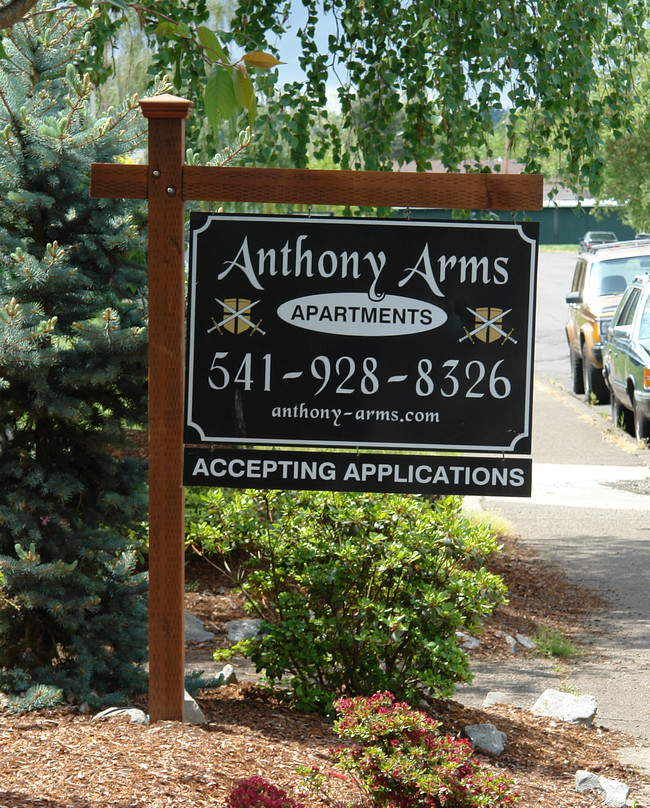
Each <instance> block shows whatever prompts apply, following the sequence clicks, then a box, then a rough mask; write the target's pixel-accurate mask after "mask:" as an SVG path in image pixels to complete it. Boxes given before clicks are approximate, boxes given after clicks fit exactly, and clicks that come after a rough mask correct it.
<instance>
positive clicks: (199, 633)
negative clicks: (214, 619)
mask: <svg viewBox="0 0 650 808" xmlns="http://www.w3.org/2000/svg"><path fill="white" fill-rule="evenodd" d="M213 638H214V634H213V633H212V632H211V631H206V630H205V628H204V627H203V623H202V622H201V621H200V620H199V619H198V617H194V615H193V614H190V613H189V612H185V642H205V641H206V640H212V639H213Z"/></svg>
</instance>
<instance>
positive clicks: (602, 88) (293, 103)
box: [232, 0, 648, 186]
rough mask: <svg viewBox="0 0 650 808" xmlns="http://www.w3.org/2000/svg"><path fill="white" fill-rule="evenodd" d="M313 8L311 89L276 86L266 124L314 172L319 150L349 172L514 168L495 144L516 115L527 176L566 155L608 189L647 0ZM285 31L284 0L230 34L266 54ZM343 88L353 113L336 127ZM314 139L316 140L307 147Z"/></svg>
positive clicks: (441, 0)
mask: <svg viewBox="0 0 650 808" xmlns="http://www.w3.org/2000/svg"><path fill="white" fill-rule="evenodd" d="M302 5H303V6H304V12H303V13H306V21H305V22H304V23H303V22H302V17H301V21H300V24H299V26H296V24H295V20H294V19H292V18H289V20H288V22H289V23H290V24H291V25H292V27H293V31H294V32H295V34H296V36H297V37H298V39H299V41H300V43H301V48H302V54H301V55H300V57H299V62H300V65H301V67H302V69H303V71H304V72H305V75H306V80H305V81H304V82H301V83H298V82H296V83H294V84H293V85H292V86H285V87H284V88H282V89H281V90H280V91H279V92H278V91H277V88H273V89H272V90H271V91H270V92H269V96H268V119H267V121H268V123H267V126H268V127H269V128H272V127H274V131H275V132H278V131H286V132H287V133H288V135H289V136H290V137H291V138H292V139H293V142H292V143H291V147H292V158H293V160H294V162H297V163H301V162H302V164H306V161H307V160H308V156H309V154H310V150H311V149H313V150H314V151H315V153H316V154H317V155H319V154H322V155H325V153H326V152H330V153H331V154H332V157H333V159H334V162H335V163H339V164H341V165H342V166H344V167H348V166H349V167H354V168H366V169H368V168H390V167H392V165H393V162H394V161H397V162H398V163H402V164H406V163H410V162H414V163H415V164H416V166H417V168H418V169H425V168H427V167H428V166H429V165H430V163H431V161H432V160H433V159H438V160H441V161H442V163H443V164H444V166H445V167H446V168H448V169H449V170H454V171H455V170H459V168H461V167H462V166H463V165H467V166H468V167H469V168H470V169H471V170H476V169H477V168H478V160H479V159H480V158H483V157H485V156H486V154H487V156H488V157H493V158H498V157H499V156H503V149H504V145H505V144H504V140H505V138H504V139H502V140H501V142H500V146H499V151H496V148H497V147H496V146H495V145H494V144H492V145H490V135H491V134H492V132H493V131H494V128H495V125H496V123H497V122H498V120H499V119H500V118H501V117H502V116H503V113H504V111H506V110H507V111H508V112H509V115H508V124H507V126H508V134H507V137H508V141H509V147H510V148H511V151H512V153H513V154H514V150H513V147H516V150H517V157H518V158H519V159H521V160H522V161H523V162H524V163H525V165H526V168H527V170H529V171H537V170H539V169H540V166H541V164H542V161H543V159H544V158H545V156H546V154H547V153H548V151H549V149H553V148H555V149H556V150H557V151H558V153H559V154H560V155H561V158H562V163H563V170H564V173H565V174H566V175H568V176H570V177H572V178H573V180H574V182H575V183H576V184H582V185H583V186H586V185H589V184H597V183H598V181H599V176H600V170H601V167H602V166H601V162H600V155H601V145H602V140H603V134H604V131H605V130H611V131H613V132H614V133H620V132H622V131H624V129H625V126H626V117H627V114H628V111H629V109H630V104H631V102H632V99H633V96H634V91H635V86H634V70H635V64H636V62H637V60H638V58H639V55H640V54H643V53H644V52H646V51H647V36H646V34H647V30H646V27H647V18H648V6H647V3H645V2H643V1H642V0H576V2H572V3H566V2H565V0H544V1H543V2H542V0H531V2H523V0H435V2H433V3H432V2H430V0H410V1H409V2H407V3H405V2H403V0H364V2H359V1H358V0H303V3H302ZM287 27H288V23H287V15H286V4H285V3H284V2H282V1H281V0H271V2H267V3H252V2H251V1H250V0H239V6H238V8H237V10H236V12H235V17H234V19H233V22H232V30H233V32H234V33H235V37H236V39H237V41H238V42H240V44H242V46H243V45H244V43H246V46H249V43H251V42H253V43H255V45H256V46H257V47H260V48H264V47H266V45H267V43H272V42H277V41H278V39H279V38H280V37H281V36H282V33H283V31H284V30H285V29H286V28H287ZM334 88H335V90H336V94H337V97H338V102H339V104H340V110H341V114H340V117H339V118H338V119H336V118H334V117H333V116H330V117H329V118H328V119H324V117H323V112H322V111H323V107H324V106H325V99H326V97H327V94H328V93H329V95H330V96H331V94H332V90H333V89H334ZM281 116H284V118H281ZM278 118H281V120H282V125H279V124H278V123H277V121H278ZM296 127H298V128H297V129H296ZM305 130H307V131H311V132H313V133H314V136H313V137H311V138H308V139H304V138H302V133H303V132H304V131H305ZM260 137H262V136H260ZM513 141H515V142H514V143H513Z"/></svg>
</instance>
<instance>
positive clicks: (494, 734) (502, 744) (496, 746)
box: [463, 724, 508, 755]
mask: <svg viewBox="0 0 650 808" xmlns="http://www.w3.org/2000/svg"><path fill="white" fill-rule="evenodd" d="M463 735H464V736H465V737H466V738H468V739H469V740H470V741H471V743H472V749H480V750H481V751H482V752H487V753H488V754H490V755H500V754H501V753H502V752H503V750H504V749H505V748H506V741H507V740H508V737H507V735H506V734H505V732H501V730H499V729H497V728H496V727H495V726H494V724H472V725H470V726H468V727H465V728H464V730H463Z"/></svg>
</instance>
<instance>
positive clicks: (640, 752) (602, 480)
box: [459, 256, 650, 771]
mask: <svg viewBox="0 0 650 808" xmlns="http://www.w3.org/2000/svg"><path fill="white" fill-rule="evenodd" d="M545 260H546V261H547V262H548V261H549V260H552V259H548V257H546V259H545V258H544V256H542V262H541V267H540V271H541V273H542V277H541V278H540V281H541V283H540V294H539V298H538V332H537V338H536V351H537V357H536V366H535V367H536V370H535V389H534V399H533V401H534V403H533V486H532V496H531V497H530V499H522V498H516V499H515V498H505V497H491V498H467V499H466V507H468V508H470V509H472V508H474V509H475V508H480V509H482V510H483V511H485V512H488V513H490V514H496V515H499V516H500V517H502V518H505V519H506V520H507V521H508V522H509V523H510V524H511V525H512V527H513V530H514V532H515V533H516V534H517V535H519V536H520V538H521V541H523V542H525V543H528V544H530V545H532V546H534V547H535V549H536V551H537V552H538V554H539V555H540V556H541V558H542V559H544V560H547V561H549V562H552V563H553V564H557V565H559V566H560V567H561V568H562V569H563V570H565V571H566V573H567V574H568V576H569V578H570V579H571V580H573V581H575V582H576V583H578V584H581V585H582V586H586V587H589V588H591V589H594V590H597V591H598V592H600V593H601V594H603V595H604V596H605V598H606V599H607V600H608V603H609V606H608V608H607V609H606V610H604V611H603V612H601V613H598V614H595V615H593V619H592V625H591V626H590V631H589V635H588V636H585V638H584V639H585V640H586V641H587V642H589V643H591V644H592V647H593V648H594V650H595V651H596V653H594V654H588V655H586V656H585V658H584V660H581V661H579V662H577V663H572V664H571V666H570V672H569V679H568V681H567V680H566V679H561V678H560V676H559V674H558V672H557V670H556V669H554V667H553V665H552V664H550V663H548V662H547V661H545V660H539V661H532V662H527V663H526V664H524V663H523V658H522V659H521V660H517V659H513V662H512V664H504V665H502V666H499V669H498V670H495V669H494V666H492V667H491V668H490V667H487V666H481V665H478V666H477V667H476V668H475V673H476V679H475V682H474V684H473V685H472V686H464V687H463V688H461V689H460V691H459V696H460V698H461V700H464V701H466V702H467V703H473V704H480V703H481V702H482V698H483V697H484V695H485V692H486V690H487V689H495V690H496V689H498V690H505V691H506V692H508V691H510V693H511V695H512V698H513V702H514V703H515V704H518V705H519V706H522V707H530V706H532V704H533V702H534V701H535V699H536V698H537V696H538V695H540V694H541V692H542V691H543V689H544V688H545V687H558V686H560V685H562V686H563V687H569V688H570V689H571V690H572V692H575V693H580V694H589V695H593V696H595V697H596V699H597V701H598V704H599V708H598V713H597V716H596V723H598V724H601V725H603V726H606V727H610V728H615V729H619V730H622V731H624V732H626V733H628V734H630V735H632V736H634V737H635V738H636V739H638V741H637V743H636V744H635V745H634V746H633V747H632V748H630V749H627V750H625V751H624V752H622V753H621V759H622V760H624V761H625V762H630V763H631V764H633V765H636V766H642V767H643V768H644V769H647V770H648V771H650V687H649V684H650V674H649V673H648V672H649V671H650V597H648V595H649V591H650V520H649V519H648V506H649V505H650V496H649V495H648V493H649V492H650V470H649V467H648V466H649V464H650V450H649V449H648V448H647V446H645V445H644V444H638V443H637V442H636V441H635V440H633V439H632V438H631V437H629V436H627V435H625V434H624V433H622V432H621V431H620V430H617V429H614V427H613V425H612V423H611V421H610V420H609V407H602V406H598V407H590V406H589V405H588V404H587V403H586V402H585V400H584V397H582V398H580V397H577V396H575V395H574V394H573V393H572V392H571V391H570V390H569V378H568V367H569V362H568V352H567V351H566V348H565V346H563V345H562V342H561V341H560V342H559V343H558V341H557V340H556V339H551V338H550V335H551V332H555V333H557V330H558V328H563V318H564V316H565V312H566V306H565V305H564V301H563V294H564V291H565V290H566V288H567V286H566V283H568V279H567V278H568V276H567V277H565V278H564V279H560V280H559V281H558V280H557V278H555V279H554V281H553V283H551V284H550V285H549V286H547V287H546V288H544V289H542V284H543V282H544V276H543V272H544V267H545ZM563 260H565V262H566V266H565V269H564V274H565V275H566V274H567V273H568V272H569V271H570V270H569V266H570V264H572V261H568V260H567V258H566V257H564V258H563ZM546 265H547V264H546ZM550 287H553V289H551V288H550ZM562 287H563V288H562ZM560 289H561V291H562V299H561V300H558V301H555V300H553V302H552V303H550V302H549V296H553V295H555V297H558V296H559V292H560ZM542 305H544V306H547V307H549V308H548V310H547V311H545V312H544V313H542V312H541V306H542ZM560 334H561V335H563V332H562V331H560ZM562 338H563V336H562Z"/></svg>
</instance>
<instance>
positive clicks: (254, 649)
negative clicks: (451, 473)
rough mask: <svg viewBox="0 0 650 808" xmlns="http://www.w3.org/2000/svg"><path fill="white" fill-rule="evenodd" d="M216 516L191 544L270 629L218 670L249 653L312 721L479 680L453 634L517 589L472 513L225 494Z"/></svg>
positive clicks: (303, 496) (297, 495)
mask: <svg viewBox="0 0 650 808" xmlns="http://www.w3.org/2000/svg"><path fill="white" fill-rule="evenodd" d="M209 505H210V507H209V513H208V514H207V516H206V517H205V518H204V519H203V520H202V521H201V522H193V523H191V524H190V540H191V541H193V543H194V546H195V547H196V549H197V550H199V552H202V553H212V554H215V555H216V554H218V555H219V556H220V557H221V559H222V561H223V568H224V571H225V572H226V573H227V574H228V575H230V577H231V579H232V580H233V581H234V582H236V583H237V585H238V586H239V588H240V590H241V592H243V594H244V595H245V596H246V598H247V600H248V603H249V606H250V609H251V610H252V611H254V612H256V613H257V614H258V615H259V616H260V617H262V618H263V619H264V623H263V624H262V631H261V633H260V635H259V636H258V637H256V638H255V639H253V640H244V641H242V642H240V643H237V644H236V645H235V646H234V647H233V648H232V649H230V651H229V652H217V654H216V657H217V658H219V659H223V658H226V657H227V656H229V655H232V654H234V653H244V654H245V655H246V656H249V657H250V658H251V660H252V661H253V662H254V663H255V665H256V668H257V670H258V671H262V670H263V671H265V674H266V676H267V678H268V679H269V680H270V682H271V683H272V684H275V683H277V682H279V681H281V680H282V679H283V678H284V677H285V675H286V674H289V675H290V677H291V679H290V685H291V695H292V698H293V700H294V703H295V704H296V706H298V707H299V708H300V709H308V710H309V709H321V710H325V711H328V710H330V709H331V706H332V701H333V700H334V698H336V696H337V695H340V694H342V693H347V694H350V695H370V694H372V693H375V692H377V691H379V690H391V692H393V693H395V694H397V695H398V696H399V697H400V698H404V699H407V700H409V701H413V702H416V701H417V700H418V699H419V698H420V696H419V691H420V690H421V689H422V688H423V687H427V688H429V689H430V690H431V692H432V693H433V694H434V695H436V696H444V695H451V693H453V685H454V682H456V681H459V680H469V679H470V671H469V665H468V659H467V655H466V653H465V652H464V651H463V650H462V649H460V648H459V647H458V643H457V640H456V636H455V632H456V630H457V629H460V628H463V629H466V630H470V631H471V630H475V629H476V628H477V626H478V624H479V620H480V617H481V615H483V614H485V613H488V612H490V611H491V610H492V608H493V607H494V605H495V604H498V603H500V602H502V601H503V598H504V591H505V587H504V585H503V583H502V581H501V580H500V578H498V577H497V576H495V575H492V574H491V573H489V572H488V571H487V570H486V569H485V566H484V561H485V558H486V557H487V556H488V555H489V554H490V553H492V552H494V551H495V550H496V549H497V546H496V543H495V540H494V539H493V537H491V536H490V534H489V532H488V529H487V528H486V527H485V526H482V525H478V526H477V525H470V524H469V522H468V521H467V520H466V519H465V518H463V516H462V515H461V512H460V500H458V499H455V498H448V499H446V500H442V501H439V502H436V503H431V502H429V501H428V500H426V499H423V498H421V497H417V496H397V495H391V494H383V495H378V494H337V493H334V494H333V493H325V492H292V491H285V492H279V491H275V492H271V491H266V492H254V491H238V492H224V491H218V490H216V489H215V490H213V492H212V493H211V494H210V496H209Z"/></svg>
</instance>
